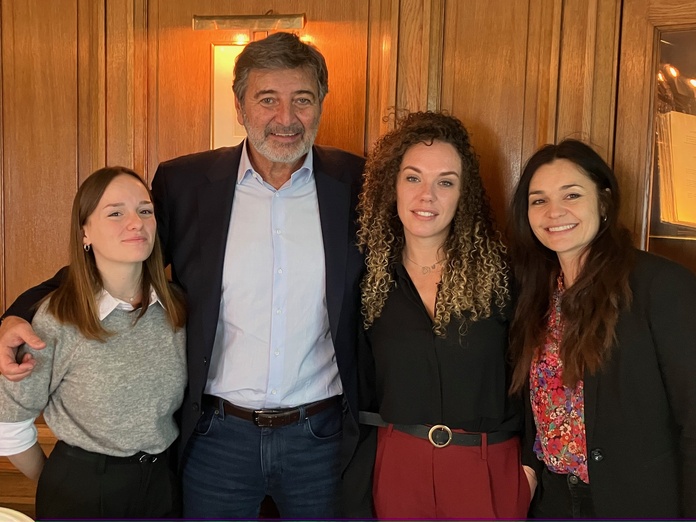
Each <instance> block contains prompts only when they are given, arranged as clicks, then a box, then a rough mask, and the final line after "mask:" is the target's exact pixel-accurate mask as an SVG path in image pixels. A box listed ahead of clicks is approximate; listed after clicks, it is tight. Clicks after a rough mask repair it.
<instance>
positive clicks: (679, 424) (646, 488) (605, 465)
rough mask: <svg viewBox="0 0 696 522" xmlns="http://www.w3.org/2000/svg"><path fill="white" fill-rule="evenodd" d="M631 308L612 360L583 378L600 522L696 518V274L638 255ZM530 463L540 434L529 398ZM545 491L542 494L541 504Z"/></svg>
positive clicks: (527, 459)
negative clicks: (605, 520)
mask: <svg viewBox="0 0 696 522" xmlns="http://www.w3.org/2000/svg"><path fill="white" fill-rule="evenodd" d="M630 285H631V290H632V291H633V302H632V304H631V307H630V309H628V310H626V311H624V312H622V313H621V314H620V316H619V322H618V324H617V327H616V338H617V340H616V344H615V346H614V348H613V351H612V354H611V358H610V360H609V361H607V363H606V364H605V366H604V367H603V368H602V369H601V370H600V371H599V372H597V373H596V374H595V375H589V374H588V373H586V374H585V376H584V383H585V429H586V436H587V452H588V469H589V477H590V487H591V490H592V499H593V502H594V507H595V514H596V515H597V517H599V518H619V517H620V518H677V517H690V518H693V517H696V276H695V275H694V274H693V273H691V272H690V271H688V270H687V269H686V268H684V267H682V266H680V265H678V264H676V263H673V262H671V261H668V260H666V259H664V258H661V257H658V256H655V255H652V254H648V253H646V252H641V251H639V252H637V255H636V265H635V267H634V269H633V271H632V273H631V277H630ZM525 394H526V396H525V407H526V418H527V423H526V426H527V433H526V437H525V439H526V441H525V456H524V460H525V462H524V463H525V464H527V465H531V466H533V467H535V468H536V469H537V476H539V473H540V471H541V469H542V468H543V464H541V462H540V461H539V460H537V459H536V457H535V456H534V455H533V452H532V445H533V443H534V436H535V427H534V420H533V417H532V411H531V406H530V402H529V387H528V386H527V387H526V391H525ZM543 494H544V492H543V488H540V490H539V491H538V495H541V496H543Z"/></svg>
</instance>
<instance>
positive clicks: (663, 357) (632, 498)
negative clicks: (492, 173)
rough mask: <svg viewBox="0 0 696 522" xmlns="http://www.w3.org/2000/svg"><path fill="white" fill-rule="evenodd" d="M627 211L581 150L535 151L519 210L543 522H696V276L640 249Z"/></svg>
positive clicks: (521, 355)
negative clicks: (575, 521) (682, 520)
mask: <svg viewBox="0 0 696 522" xmlns="http://www.w3.org/2000/svg"><path fill="white" fill-rule="evenodd" d="M619 203H620V197H619V186H618V184H617V180H616V176H615V175H614V173H613V172H612V170H611V168H610V167H609V165H607V163H606V162H605V161H604V160H603V159H602V158H601V156H600V155H599V154H597V152H595V151H594V150H593V149H592V148H591V147H590V146H588V145H586V144H584V143H582V142H580V141H577V140H564V141H562V142H561V143H559V144H557V145H545V146H544V147H542V148H541V149H539V150H538V151H537V152H536V153H534V155H532V157H531V158H530V159H529V161H528V162H527V165H526V167H525V168H524V171H523V172H522V176H521V177H520V181H519V183H518V185H517V189H516V191H515V195H514V197H513V200H512V211H511V213H510V216H511V223H510V239H511V248H512V260H513V265H514V271H515V275H516V277H517V279H518V281H519V288H520V290H519V294H518V299H517V310H516V313H515V316H514V318H513V321H512V323H511V329H510V331H511V336H510V339H511V342H510V351H511V353H512V355H513V358H514V371H513V374H512V386H511V389H512V391H513V392H518V393H523V394H524V397H525V409H526V418H527V419H528V422H527V423H526V430H525V431H526V434H525V437H524V440H525V443H524V449H525V451H524V454H523V455H524V456H523V460H524V462H525V463H527V464H528V465H529V466H531V467H534V468H535V469H536V470H537V472H538V474H539V483H540V485H539V491H538V492H537V495H536V497H535V499H534V503H533V504H532V509H531V515H532V516H534V517H535V518H556V519H559V518H560V519H568V518H625V519H636V518H653V519H654V518H667V519H675V518H679V517H687V518H693V517H696V378H695V377H694V368H696V308H695V307H694V302H696V277H695V276H694V274H692V273H691V272H689V270H687V269H686V268H684V267H682V266H680V265H678V264H676V263H674V262H672V261H668V260H667V259H664V258H661V257H658V256H655V255H652V254H648V253H646V252H642V251H638V250H635V249H634V248H633V245H632V240H631V235H630V233H629V231H628V230H627V229H626V228H624V227H623V226H622V225H621V224H620V223H619Z"/></svg>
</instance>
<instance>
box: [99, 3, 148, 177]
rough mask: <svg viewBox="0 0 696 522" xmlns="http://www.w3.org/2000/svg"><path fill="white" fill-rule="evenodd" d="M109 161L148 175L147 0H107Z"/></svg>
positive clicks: (107, 160) (107, 154) (107, 123)
mask: <svg viewBox="0 0 696 522" xmlns="http://www.w3.org/2000/svg"><path fill="white" fill-rule="evenodd" d="M105 31H106V34H107V35H108V38H106V42H105V44H106V45H105V56H106V60H105V76H106V85H107V88H106V91H105V110H106V113H107V114H108V118H107V120H106V135H107V140H108V141H107V142H108V147H107V151H106V163H107V164H108V165H124V166H126V167H130V168H133V169H134V170H135V171H136V172H138V173H141V174H145V170H146V164H147V135H146V134H147V100H148V96H149V95H148V86H147V1H146V0H133V1H130V2H107V3H106V10H105Z"/></svg>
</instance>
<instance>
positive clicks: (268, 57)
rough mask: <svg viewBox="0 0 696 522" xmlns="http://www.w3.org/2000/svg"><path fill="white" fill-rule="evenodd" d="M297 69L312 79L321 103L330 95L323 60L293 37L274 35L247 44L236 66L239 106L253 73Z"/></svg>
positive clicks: (236, 93) (236, 92)
mask: <svg viewBox="0 0 696 522" xmlns="http://www.w3.org/2000/svg"><path fill="white" fill-rule="evenodd" d="M297 68H304V69H306V70H307V71H309V72H310V73H311V74H312V76H314V79H315V80H316V82H317V92H318V93H319V103H322V102H323V101H324V97H326V95H327V94H328V92H329V71H328V69H327V67H326V61H325V60H324V56H323V55H322V54H321V53H320V52H319V50H318V49H317V48H316V47H314V46H313V45H310V44H306V43H304V42H303V41H302V40H300V38H299V36H297V35H295V34H292V33H283V32H280V33H274V34H272V35H270V36H267V37H266V38H264V39H263V40H257V41H254V42H251V43H249V44H247V46H246V47H245V48H244V50H243V51H242V52H241V53H240V54H239V56H238V57H237V61H236V62H235V66H234V82H233V83H232V90H233V91H234V95H235V96H236V97H237V99H238V100H239V101H240V102H241V101H244V95H245V94H246V89H247V84H248V82H249V73H250V72H251V71H252V70H254V69H297Z"/></svg>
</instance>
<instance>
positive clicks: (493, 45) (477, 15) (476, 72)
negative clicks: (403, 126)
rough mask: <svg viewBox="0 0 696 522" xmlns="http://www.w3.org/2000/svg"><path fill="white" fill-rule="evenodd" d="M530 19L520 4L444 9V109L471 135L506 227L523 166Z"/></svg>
mask: <svg viewBox="0 0 696 522" xmlns="http://www.w3.org/2000/svg"><path fill="white" fill-rule="evenodd" d="M528 16H529V7H528V2H526V1H521V0H515V1H512V2H511V1H510V0H470V1H467V2H447V3H446V6H445V30H444V50H443V66H442V108H443V109H446V110H448V111H449V112H450V113H451V114H453V115H455V116H457V117H458V118H460V119H461V120H462V121H463V123H464V124H465V125H466V127H467V128H468V129H469V131H470V132H471V135H472V142H473V144H474V147H475V149H476V151H477V152H478V154H479V155H480V159H481V175H482V177H483V179H484V183H485V185H486V189H487V190H488V193H489V195H490V197H491V201H492V204H493V208H494V210H495V212H496V215H497V217H498V220H499V221H500V222H501V223H502V222H503V221H504V217H505V214H506V207H507V202H508V199H509V195H510V194H511V192H512V189H513V187H514V184H515V181H516V179H517V173H518V171H519V165H520V162H521V160H522V158H521V150H522V137H523V122H524V114H525V107H524V100H525V63H526V49H527V39H528Z"/></svg>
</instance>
